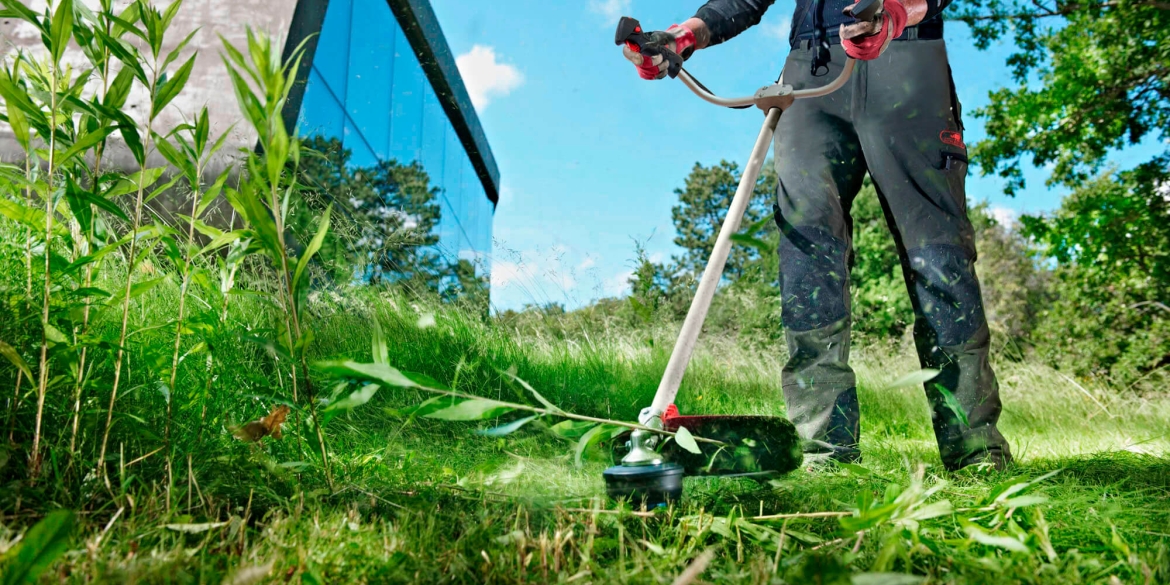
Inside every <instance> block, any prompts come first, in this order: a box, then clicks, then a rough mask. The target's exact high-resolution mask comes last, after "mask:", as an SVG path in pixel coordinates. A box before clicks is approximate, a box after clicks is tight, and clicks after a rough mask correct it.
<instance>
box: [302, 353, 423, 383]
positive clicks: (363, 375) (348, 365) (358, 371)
mask: <svg viewBox="0 0 1170 585" xmlns="http://www.w3.org/2000/svg"><path fill="white" fill-rule="evenodd" d="M316 366H317V368H318V369H320V370H321V371H323V372H325V373H327V374H330V375H333V376H337V377H339V378H353V379H355V380H365V381H367V382H376V383H381V384H385V385H387V386H396V387H399V388H422V387H424V386H422V385H420V384H418V383H417V382H415V381H414V380H411V379H410V378H408V377H406V376H404V375H403V374H402V372H400V371H398V370H397V369H395V368H393V367H391V366H389V365H386V364H362V363H358V362H354V361H349V360H340V361H323V362H317V364H316Z"/></svg>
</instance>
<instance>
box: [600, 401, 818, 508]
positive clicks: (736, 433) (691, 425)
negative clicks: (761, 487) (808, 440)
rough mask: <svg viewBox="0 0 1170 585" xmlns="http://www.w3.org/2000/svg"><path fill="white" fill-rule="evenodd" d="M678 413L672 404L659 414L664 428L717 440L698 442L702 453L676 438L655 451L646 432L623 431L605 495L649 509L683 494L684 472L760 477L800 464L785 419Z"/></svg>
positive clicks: (793, 435) (790, 427) (793, 429)
mask: <svg viewBox="0 0 1170 585" xmlns="http://www.w3.org/2000/svg"><path fill="white" fill-rule="evenodd" d="M677 412H678V411H677V410H676V409H675V408H674V407H673V406H672V407H671V408H670V409H668V411H667V414H666V415H664V416H663V417H662V419H661V421H662V429H663V430H664V431H669V432H677V431H678V429H679V428H680V427H684V428H686V429H687V431H689V432H690V434H691V435H693V436H695V437H702V438H704V439H711V440H713V441H718V442H719V443H721V444H714V443H709V442H700V443H698V446H699V449H700V450H701V451H702V453H692V452H690V451H688V450H687V449H685V448H683V447H682V446H681V445H679V444H678V443H677V442H676V441H670V442H667V443H666V444H665V445H664V446H663V447H662V448H661V450H659V451H657V452H656V451H654V450H653V448H652V447H653V443H654V442H655V441H654V439H653V438H652V436H651V434H647V431H635V432H634V433H631V434H630V435H627V437H628V441H627V442H625V443H624V445H623V442H622V441H621V440H620V439H619V441H618V445H622V447H619V448H618V449H616V450H615V454H617V455H620V456H621V457H622V464H621V465H617V466H614V467H610V468H609V469H606V470H605V472H604V473H603V477H604V478H605V483H606V491H607V492H608V493H609V495H610V497H612V498H615V499H620V498H625V499H629V500H631V501H632V502H633V503H634V504H635V505H637V504H644V505H646V506H647V507H654V506H657V505H659V504H663V503H666V502H669V501H674V500H677V499H678V498H679V497H681V496H682V478H683V476H684V475H690V476H724V477H727V476H732V477H755V478H765V477H768V476H772V475H779V474H783V473H788V472H789V471H792V470H794V469H796V468H797V467H800V463H801V461H802V459H803V453H802V451H801V441H800V437H799V436H798V435H797V434H796V427H794V426H793V425H792V423H791V422H789V421H788V420H787V419H784V418H780V417H773V416H740V415H728V416H702V415H701V416H680V415H678V414H677ZM659 436H660V437H661V435H659ZM657 442H658V443H661V440H659V441H657ZM623 447H624V448H623Z"/></svg>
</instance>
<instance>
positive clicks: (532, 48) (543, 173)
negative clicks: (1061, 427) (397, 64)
mask: <svg viewBox="0 0 1170 585" xmlns="http://www.w3.org/2000/svg"><path fill="white" fill-rule="evenodd" d="M431 4H432V6H433V7H434V10H435V13H436V15H437V16H438V19H439V22H440V25H441V26H442V28H443V32H444V33H445V35H446V37H447V41H448V43H449V44H450V45H451V49H452V52H453V53H454V54H455V55H456V56H457V58H456V62H457V64H458V65H459V69H460V72H461V74H462V76H463V78H464V82H465V83H466V85H467V87H468V92H469V93H470V94H471V98H472V101H473V103H474V104H475V107H476V110H477V113H478V115H479V117H480V121H481V123H482V125H483V127H484V131H485V133H486V134H487V137H488V142H489V143H490V144H491V147H492V152H493V154H494V155H495V158H496V161H497V163H498V164H499V168H500V177H501V179H500V183H501V188H500V201H499V204H498V205H497V207H496V213H495V220H494V227H493V230H494V231H493V234H494V236H493V237H494V246H493V252H492V258H491V262H492V277H491V278H492V304H493V307H494V308H495V309H496V310H499V311H502V310H506V309H520V308H522V307H523V306H524V305H527V304H532V303H535V304H546V303H560V304H563V305H565V306H566V307H567V308H569V309H572V308H576V307H580V306H582V305H585V304H588V303H589V302H591V301H593V300H595V299H597V298H601V297H606V296H619V295H623V294H626V293H628V291H629V285H628V283H627V279H628V278H629V276H630V274H631V270H632V268H633V258H634V254H635V252H634V250H635V244H636V243H638V242H640V243H643V244H644V246H645V248H646V250H647V252H648V253H649V254H650V258H651V260H654V261H663V260H668V259H669V258H670V257H671V256H672V255H676V254H678V253H679V248H678V247H676V246H674V244H673V243H672V239H673V238H674V226H673V224H672V223H671V207H672V206H674V205H675V204H676V203H677V195H676V194H675V193H674V190H675V189H677V188H679V187H681V186H682V184H683V181H684V179H685V177H686V176H687V174H688V173H689V172H690V170H691V168H692V167H693V166H694V165H695V163H701V164H703V165H712V164H716V163H718V162H719V161H720V160H722V159H727V160H730V161H735V162H739V163H741V164H742V163H743V161H745V160H746V159H747V156H748V153H749V151H750V150H751V147H752V144H753V142H754V140H755V137H756V135H757V134H758V133H759V128H760V124H761V123H762V114H761V113H760V112H759V111H758V110H755V109H751V110H728V109H723V108H718V107H715V106H712V105H709V104H707V103H705V102H702V101H701V100H699V99H698V98H697V97H695V96H694V94H692V93H691V92H690V91H689V90H687V89H686V88H685V87H684V86H683V85H682V84H681V82H679V81H677V80H670V79H666V80H661V81H644V80H642V79H640V78H639V77H638V76H637V74H636V73H635V71H634V68H633V66H632V65H631V64H630V63H629V62H628V61H626V60H625V59H624V58H623V57H622V54H621V50H620V48H619V47H617V46H615V45H614V44H613V34H614V29H615V28H616V24H617V21H618V19H619V18H620V17H621V16H623V15H626V16H633V17H635V18H637V19H639V20H640V21H641V22H642V24H643V26H644V27H646V28H647V29H648V30H661V29H665V28H666V27H668V26H670V25H671V24H674V23H679V22H682V21H684V20H686V19H687V18H688V17H689V16H691V15H693V14H694V11H695V9H697V8H698V7H699V6H700V5H701V4H702V2H701V1H700V0H690V1H679V0H574V1H555V0H554V1H550V0H493V1H491V2H484V1H483V0H431ZM793 10H794V2H793V0H780V1H778V2H777V3H776V4H775V5H773V7H772V8H771V9H770V10H769V11H768V13H767V15H766V16H765V17H764V20H763V22H761V23H760V24H759V25H758V26H756V27H754V28H752V29H749V30H748V31H747V32H745V33H743V34H741V35H740V36H738V37H736V38H735V39H732V40H731V41H729V42H727V43H724V44H722V45H719V46H717V47H713V48H711V49H709V50H704V51H699V52H697V53H696V54H695V56H693V57H692V58H691V59H690V60H689V61H688V62H687V65H686V66H687V69H688V71H690V72H691V73H693V74H694V75H695V76H696V77H698V78H699V79H700V80H702V81H703V83H704V84H705V85H706V86H707V87H709V88H711V89H712V91H714V92H716V93H717V94H721V95H747V94H751V93H752V92H753V91H754V90H755V89H756V88H757V87H759V86H761V85H765V84H767V83H770V82H772V81H774V80H775V79H776V77H777V76H778V74H779V72H780V68H781V65H782V64H783V62H784V58H785V56H786V55H787V52H788V43H787V39H788V31H789V23H790V19H791V17H792V13H793ZM945 30H946V33H945V34H946V42H947V47H948V54H949V56H950V60H951V68H952V71H953V75H954V79H955V86H956V91H957V92H958V96H959V101H960V102H961V103H962V108H963V117H964V123H965V125H966V133H965V136H964V139H965V141H966V142H967V143H968V144H973V143H975V142H977V141H979V140H981V139H982V138H984V137H985V136H986V135H985V133H984V131H983V124H982V122H981V121H980V120H978V119H976V118H975V117H974V116H972V115H971V112H972V111H974V110H975V109H977V108H979V107H982V106H985V105H987V104H988V102H989V97H988V94H989V92H990V91H992V90H994V89H997V88H1001V87H1005V86H1006V87H1011V86H1013V85H1014V84H1013V83H1012V80H1011V77H1010V72H1009V70H1008V68H1007V67H1006V66H1005V64H1004V63H1005V59H1006V58H1007V56H1008V55H1009V54H1010V53H1011V46H1010V45H1008V44H1000V45H998V46H993V47H991V48H990V49H988V50H987V51H978V50H976V49H975V47H974V44H973V43H972V42H971V38H970V35H969V32H968V30H967V27H966V26H965V25H963V24H962V23H959V22H948V23H947V25H946V29H945ZM939 82H940V83H946V81H945V80H940V81H939ZM1154 150H1155V148H1154V145H1152V144H1148V143H1147V144H1142V145H1139V146H1136V147H1133V148H1131V149H1128V150H1126V151H1123V152H1121V153H1118V154H1117V155H1116V156H1115V157H1114V158H1115V160H1116V161H1117V163H1118V164H1119V165H1120V166H1122V167H1125V166H1131V165H1127V164H1126V163H1127V162H1129V161H1131V160H1132V161H1133V162H1134V163H1136V162H1141V161H1144V160H1148V158H1149V154H1152V153H1153V152H1154ZM1024 170H1025V177H1026V179H1027V181H1028V184H1027V188H1026V189H1025V190H1024V191H1023V192H1021V193H1019V194H1017V195H1016V196H1015V197H1008V196H1006V195H1004V194H1003V183H1002V182H1001V181H999V180H998V179H996V178H994V177H980V176H979V174H978V171H977V170H972V172H971V174H970V175H969V177H968V180H967V196H968V200H969V201H971V202H980V201H987V202H989V204H990V205H991V207H992V209H993V211H994V213H995V214H996V215H997V216H998V217H1000V218H1001V219H1009V218H1012V217H1015V216H1017V215H1018V214H1020V213H1040V212H1044V211H1049V210H1052V209H1054V208H1055V207H1057V206H1058V205H1059V204H1060V200H1061V197H1062V196H1063V195H1064V194H1065V193H1066V192H1067V190H1064V189H1061V188H1049V187H1046V186H1045V184H1044V183H1045V179H1046V178H1047V176H1048V172H1047V170H1046V169H1042V168H1035V167H1031V166H1026V167H1025V169H1024Z"/></svg>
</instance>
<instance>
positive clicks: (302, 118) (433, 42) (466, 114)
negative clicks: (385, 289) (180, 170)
mask: <svg viewBox="0 0 1170 585" xmlns="http://www.w3.org/2000/svg"><path fill="white" fill-rule="evenodd" d="M83 1H84V2H85V4H86V5H88V6H90V7H91V9H97V8H98V7H99V6H100V3H99V1H98V0H83ZM25 2H26V4H28V5H29V6H30V8H32V9H33V10H34V11H37V12H42V11H43V10H44V9H45V1H44V0H31V1H30V0H25ZM159 2H160V3H165V2H162V0H159ZM114 4H115V9H116V10H117V11H121V10H122V9H124V8H125V7H126V6H127V5H128V4H129V1H128V0H115V2H114ZM247 26H251V27H252V28H254V29H257V30H262V31H266V32H268V33H269V34H270V35H272V36H274V37H275V38H276V39H277V40H278V41H279V42H282V43H283V44H284V47H285V50H284V52H285V56H286V57H287V56H288V55H290V54H291V53H292V51H293V49H294V48H295V47H297V46H299V45H300V44H301V42H302V41H306V42H305V58H304V62H303V65H302V67H301V68H300V70H299V71H300V75H299V77H300V79H299V80H298V81H299V83H298V84H297V85H296V86H295V88H294V91H293V92H292V93H291V95H290V96H289V102H288V104H287V106H286V108H285V112H284V118H285V123H286V125H288V126H289V128H290V130H291V129H293V128H294V127H295V128H296V129H297V131H298V132H299V134H300V135H301V136H302V137H305V138H312V137H317V138H323V139H333V140H336V141H337V142H339V143H340V144H341V145H342V146H343V147H344V148H345V149H346V150H348V151H350V153H351V156H350V159H349V164H351V165H354V166H357V167H368V166H372V165H374V164H375V163H377V162H378V161H395V162H397V163H398V164H411V163H418V164H419V165H420V166H421V167H422V168H423V169H424V170H425V172H426V174H427V175H428V176H429V179H430V184H431V186H432V187H437V188H438V195H437V200H438V201H437V203H438V205H439V208H440V210H441V213H440V217H441V219H440V220H439V222H438V225H437V228H436V231H437V235H438V236H439V243H438V245H437V248H439V250H440V251H441V252H442V254H443V256H444V257H445V258H447V259H448V260H455V259H467V260H473V261H474V262H475V263H476V264H477V265H478V266H479V272H480V273H481V274H485V273H486V270H487V269H488V265H487V258H488V253H489V252H490V248H491V237H492V216H493V213H494V210H495V204H496V202H497V200H498V192H499V188H498V186H499V171H498V170H497V167H496V163H495V160H494V159H493V157H492V152H491V148H490V146H489V145H488V142H487V139H486V137H485V136H484V132H483V129H482V128H481V126H480V123H479V119H478V117H477V116H476V113H475V110H474V108H473V107H472V105H471V100H470V97H469V96H468V93H467V90H466V88H465V87H464V85H463V80H462V78H461V77H460V75H459V71H458V69H457V67H456V65H455V59H454V57H453V55H452V54H451V50H450V48H449V47H448V45H447V42H446V40H445V39H444V37H443V33H442V30H441V28H440V27H439V23H438V21H437V19H436V18H435V14H434V11H433V10H432V9H431V7H430V4H429V2H428V1H427V0H200V1H199V2H190V1H188V2H185V3H184V5H183V7H182V9H181V10H180V11H179V14H178V16H177V17H176V19H175V22H174V24H173V25H172V30H171V31H170V32H169V33H168V41H169V44H170V45H171V46H170V47H164V52H165V51H167V50H169V49H171V48H173V47H174V45H175V44H176V43H178V42H179V41H180V40H181V39H183V38H184V37H185V36H186V35H187V34H188V33H189V32H190V31H192V30H196V29H198V31H199V32H197V33H196V35H195V36H194V38H193V39H192V40H191V42H190V44H189V45H188V46H187V50H188V51H192V52H194V51H198V58H197V61H196V65H195V69H194V72H193V73H192V76H191V79H190V81H189V82H188V84H187V87H186V89H185V90H184V92H183V94H181V95H180V97H179V98H178V99H176V100H175V101H174V102H172V103H171V105H170V106H168V111H167V112H165V113H164V114H163V115H162V116H160V118H159V120H158V121H157V123H156V124H157V126H158V127H160V128H161V129H162V130H164V132H165V130H166V129H167V128H169V127H174V126H175V125H177V124H179V123H181V122H182V121H184V120H186V119H190V118H191V116H193V115H194V114H195V113H197V112H198V111H199V109H200V108H202V107H204V106H207V107H208V109H209V112H210V117H211V120H212V124H213V133H214V132H216V131H219V132H222V131H226V130H228V128H232V130H231V136H230V138H229V140H228V142H227V144H228V145H227V147H225V148H224V152H225V153H238V152H239V151H240V150H241V149H250V148H251V147H252V146H253V145H254V144H255V140H256V137H255V135H254V134H252V133H251V132H250V130H249V129H248V128H247V125H246V124H240V123H237V122H240V121H241V115H240V113H239V109H238V107H237V104H236V102H235V97H234V95H233V93H232V91H231V89H230V88H231V84H230V81H229V80H228V78H227V75H226V69H225V68H224V65H223V63H222V61H221V54H222V50H221V48H220V47H221V45H220V40H219V37H220V36H221V35H222V36H223V37H224V38H226V39H227V40H228V41H230V42H232V43H233V44H235V45H236V46H237V47H242V46H245V45H246V27H247ZM0 35H2V37H3V43H2V45H3V46H2V47H0V53H4V52H7V51H9V50H12V49H24V50H30V51H33V52H36V51H38V50H43V49H41V47H40V44H41V42H40V35H39V33H38V32H37V31H36V29H35V28H33V27H32V26H31V25H29V24H27V23H23V22H21V21H19V20H16V19H8V20H3V21H0ZM65 61H66V62H69V63H73V64H74V66H76V67H82V66H84V64H85V57H84V56H83V55H82V54H81V53H80V51H79V50H74V51H72V53H67V54H66V56H65ZM140 93H141V92H139V93H135V94H132V95H131V98H130V101H129V102H128V105H127V109H128V110H129V111H131V112H142V113H143V115H144V113H145V111H146V109H147V108H146V106H147V104H146V101H145V98H146V96H145V95H141V94H140ZM233 124H235V125H234V126H232V125H233ZM111 140H114V141H116V140H117V137H116V136H115V137H114V138H112V139H111ZM110 150H111V152H110V153H109V155H108V156H109V158H108V159H107V160H108V161H109V162H110V163H111V164H115V165H123V166H127V167H129V166H133V163H132V160H131V159H130V157H129V154H128V152H126V151H125V149H124V147H123V148H119V145H118V144H113V145H112V146H111V148H110ZM119 151H120V152H119ZM0 158H2V159H3V160H5V161H11V160H17V159H21V158H23V155H22V154H21V152H20V150H19V146H18V145H17V144H16V142H15V140H14V139H13V138H12V135H11V131H10V130H8V129H7V127H4V128H0ZM155 160H156V162H155V163H154V164H158V165H162V164H163V161H162V159H161V158H160V157H156V159H155ZM226 162H227V161H225V164H226Z"/></svg>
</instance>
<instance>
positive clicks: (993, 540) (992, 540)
mask: <svg viewBox="0 0 1170 585" xmlns="http://www.w3.org/2000/svg"><path fill="white" fill-rule="evenodd" d="M960 523H961V524H963V531H964V532H966V533H967V537H968V538H970V539H971V540H974V541H975V542H977V543H979V544H982V545H984V546H990V547H994V548H1002V549H1004V550H1008V551H1011V552H1018V553H1024V554H1029V553H1031V552H1032V551H1031V549H1029V548H1028V546H1027V545H1025V544H1024V543H1022V542H1020V541H1018V540H1016V539H1015V538H1012V537H1010V536H1000V535H996V534H988V533H987V532H984V531H983V529H981V528H980V527H979V526H977V525H975V524H974V523H973V522H970V521H967V520H963V519H960Z"/></svg>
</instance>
